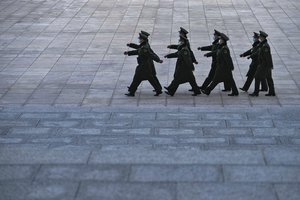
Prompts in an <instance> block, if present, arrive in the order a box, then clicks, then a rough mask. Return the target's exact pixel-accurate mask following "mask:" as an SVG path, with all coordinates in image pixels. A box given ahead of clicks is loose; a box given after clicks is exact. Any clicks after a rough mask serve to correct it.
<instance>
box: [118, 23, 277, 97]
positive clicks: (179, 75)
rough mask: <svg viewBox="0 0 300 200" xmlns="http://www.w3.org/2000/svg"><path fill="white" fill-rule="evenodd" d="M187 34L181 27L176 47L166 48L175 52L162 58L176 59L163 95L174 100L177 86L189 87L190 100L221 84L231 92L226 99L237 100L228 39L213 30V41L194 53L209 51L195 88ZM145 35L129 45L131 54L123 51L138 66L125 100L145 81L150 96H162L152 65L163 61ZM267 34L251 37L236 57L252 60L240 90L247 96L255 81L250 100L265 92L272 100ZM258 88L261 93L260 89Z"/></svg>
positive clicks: (237, 93) (141, 35)
mask: <svg viewBox="0 0 300 200" xmlns="http://www.w3.org/2000/svg"><path fill="white" fill-rule="evenodd" d="M187 34H188V31H187V30H186V29H184V28H182V27H180V30H179V43H178V44H174V45H169V46H168V48H169V49H176V50H177V51H176V52H174V53H170V54H168V55H166V56H164V57H165V58H177V62H176V67H175V72H174V77H173V80H172V82H171V84H170V85H169V86H167V87H164V88H165V89H166V91H165V93H166V94H168V95H170V96H174V94H175V93H176V90H177V88H178V87H179V85H180V84H184V83H189V84H190V85H191V87H192V89H190V91H191V92H193V96H197V95H198V94H201V91H202V92H203V93H204V94H206V95H209V94H210V92H211V91H212V90H213V89H214V88H215V87H216V86H217V85H218V84H219V83H221V82H223V83H224V90H222V91H231V93H230V94H228V96H238V95H239V92H238V89H237V86H236V84H235V81H234V78H233V74H232V71H233V70H234V66H233V62H232V58H231V56H230V51H229V48H228V46H227V41H228V40H229V38H228V36H227V35H225V34H224V33H221V32H219V31H217V30H214V34H213V37H214V41H213V42H212V44H211V45H209V46H204V47H199V48H198V50H201V51H209V52H208V53H206V54H205V55H204V56H206V57H212V63H211V69H210V71H209V74H208V76H207V78H206V79H205V81H204V82H203V84H202V85H201V86H198V84H197V82H196V79H195V76H194V73H193V71H194V70H195V67H194V64H198V62H197V60H196V58H195V56H194V53H193V51H192V50H191V47H190V43H189V40H188V38H187ZM149 35H150V34H149V33H147V32H145V31H141V33H139V44H134V43H129V44H127V46H128V47H130V48H133V49H135V50H132V51H125V52H124V54H125V55H128V56H132V55H137V56H138V57H137V62H138V66H137V67H136V70H135V74H134V77H133V81H132V83H131V84H130V86H129V87H128V93H127V94H125V95H127V96H134V95H135V92H136V90H137V88H138V86H139V85H140V83H141V82H142V81H144V80H148V81H149V82H150V84H151V85H152V86H153V88H154V90H153V92H155V95H154V96H159V95H160V94H162V86H161V84H160V82H159V80H158V78H157V76H156V70H155V66H154V61H155V62H158V63H163V60H161V59H160V58H159V56H157V54H155V52H154V51H153V50H152V49H151V47H150V45H149V42H148V37H149ZM267 37H268V34H267V33H265V32H263V31H259V33H255V32H254V35H253V45H252V48H251V49H249V50H248V51H246V52H245V53H243V54H241V55H240V57H247V58H248V59H250V58H251V59H252V62H251V64H250V66H249V71H248V73H247V75H246V76H247V80H246V82H245V84H244V86H243V87H241V88H240V90H242V91H245V92H247V91H248V89H249V87H250V85H251V83H252V81H253V80H254V79H255V89H254V92H253V93H251V94H249V95H250V96H258V95H259V92H260V91H268V93H267V94H266V96H275V89H274V83H273V79H272V69H273V62H272V56H271V50H270V46H269V44H268V41H267ZM260 85H261V89H260Z"/></svg>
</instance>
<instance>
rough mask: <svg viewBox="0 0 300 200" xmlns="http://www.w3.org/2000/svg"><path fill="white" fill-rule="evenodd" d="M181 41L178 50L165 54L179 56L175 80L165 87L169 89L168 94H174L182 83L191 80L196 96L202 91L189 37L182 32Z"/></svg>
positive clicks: (171, 56)
mask: <svg viewBox="0 0 300 200" xmlns="http://www.w3.org/2000/svg"><path fill="white" fill-rule="evenodd" d="M179 42H180V44H179V46H178V49H177V52H175V53H170V54H168V55H166V56H165V58H177V62H176V67H175V73H174V80H173V81H172V82H171V84H170V85H169V86H168V87H165V89H166V90H167V92H166V94H168V95H170V96H174V94H175V92H176V90H177V88H178V86H179V85H180V84H183V83H186V82H189V83H190V85H191V86H192V89H193V92H194V94H193V96H196V95H198V94H201V92H200V89H199V87H198V85H197V83H196V79H195V76H194V74H193V69H194V66H193V61H192V58H191V54H190V50H189V47H188V39H187V38H186V37H185V36H184V35H183V34H181V35H180V40H179Z"/></svg>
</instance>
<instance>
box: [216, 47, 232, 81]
mask: <svg viewBox="0 0 300 200" xmlns="http://www.w3.org/2000/svg"><path fill="white" fill-rule="evenodd" d="M216 56H217V57H216V59H217V61H216V65H217V67H216V72H215V76H214V81H216V82H229V81H230V80H231V78H232V70H233V69H234V67H233V62H232V58H231V56H230V51H229V48H228V47H227V45H226V44H222V45H219V47H218V50H217V53H216Z"/></svg>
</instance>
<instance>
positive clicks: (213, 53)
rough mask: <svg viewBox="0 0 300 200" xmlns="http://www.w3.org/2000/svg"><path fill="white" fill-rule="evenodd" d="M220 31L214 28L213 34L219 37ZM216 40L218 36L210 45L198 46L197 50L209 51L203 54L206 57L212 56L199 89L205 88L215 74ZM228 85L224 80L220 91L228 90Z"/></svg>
mask: <svg viewBox="0 0 300 200" xmlns="http://www.w3.org/2000/svg"><path fill="white" fill-rule="evenodd" d="M220 34H221V33H220V32H219V31H217V30H214V36H216V37H219V36H220ZM218 41H219V38H217V39H215V40H214V41H213V42H212V44H211V45H209V46H203V47H199V48H198V50H201V51H210V52H209V53H206V54H205V55H204V56H206V57H212V62H211V68H210V71H209V73H208V76H207V78H206V79H205V81H204V82H203V84H202V86H200V89H203V90H204V89H206V88H207V86H208V85H209V84H210V83H211V82H212V80H213V78H214V76H215V72H216V68H217V67H216V62H217V59H216V57H217V55H216V53H217V50H218V45H219V44H218ZM230 90H231V88H230V85H229V84H228V83H227V82H224V90H222V91H230Z"/></svg>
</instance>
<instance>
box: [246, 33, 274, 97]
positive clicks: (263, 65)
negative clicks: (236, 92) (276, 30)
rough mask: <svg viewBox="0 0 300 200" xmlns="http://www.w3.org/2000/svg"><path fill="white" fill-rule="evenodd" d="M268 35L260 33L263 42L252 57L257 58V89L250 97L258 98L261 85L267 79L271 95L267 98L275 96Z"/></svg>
mask: <svg viewBox="0 0 300 200" xmlns="http://www.w3.org/2000/svg"><path fill="white" fill-rule="evenodd" d="M267 37H268V34H267V33H265V32H263V31H260V38H263V40H262V41H261V42H260V45H259V49H258V51H257V52H256V53H255V54H252V55H251V57H254V56H257V60H258V66H257V70H256V72H255V75H254V77H255V89H254V92H253V93H252V94H250V96H258V94H259V84H260V82H261V81H262V80H264V79H267V83H268V86H269V93H268V94H266V96H275V88H274V82H273V78H272V69H273V61H272V55H271V49H270V46H269V44H268V41H267V39H266V38H267Z"/></svg>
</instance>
